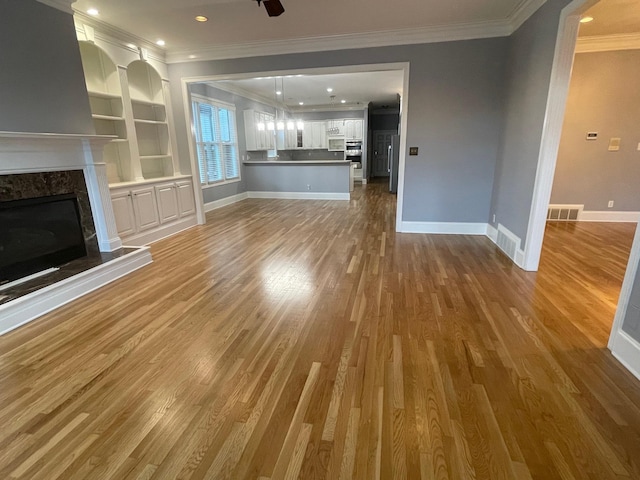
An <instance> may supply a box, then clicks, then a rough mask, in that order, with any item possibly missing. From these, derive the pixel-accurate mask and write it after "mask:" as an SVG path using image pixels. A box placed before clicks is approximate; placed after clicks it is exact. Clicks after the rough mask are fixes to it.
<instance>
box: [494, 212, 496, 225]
mask: <svg viewBox="0 0 640 480" xmlns="http://www.w3.org/2000/svg"><path fill="white" fill-rule="evenodd" d="M493 223H496V214H495V213H494V214H493Z"/></svg>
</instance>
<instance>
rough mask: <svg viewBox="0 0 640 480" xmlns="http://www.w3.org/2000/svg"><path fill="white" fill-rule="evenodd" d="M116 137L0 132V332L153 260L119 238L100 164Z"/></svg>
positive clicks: (107, 186)
mask: <svg viewBox="0 0 640 480" xmlns="http://www.w3.org/2000/svg"><path fill="white" fill-rule="evenodd" d="M111 140H112V138H110V137H105V136H97V135H73V134H55V133H28V132H0V204H2V206H1V207H0V248H1V249H2V250H0V284H2V283H4V285H2V287H0V335H2V334H3V333H5V332H8V331H10V330H13V329H14V328H17V327H18V326H20V325H23V324H25V323H27V322H30V321H31V320H33V319H35V318H37V317H39V316H41V315H43V314H44V313H47V312H50V311H51V310H53V309H55V308H58V307H59V306H61V305H64V304H65V303H67V302H70V301H72V300H74V299H76V298H78V297H80V296H82V295H85V294H87V293H88V292H91V291H93V290H95V289H97V288H100V287H101V286H103V285H106V284H107V283H109V282H112V281H114V280H116V279H117V278H120V277H122V276H124V275H127V274H129V273H131V272H133V271H134V270H137V269H138V268H141V267H143V266H145V265H148V264H149V263H151V261H152V259H151V254H150V251H149V248H148V247H142V248H123V247H122V242H121V240H120V238H119V236H118V232H117V228H116V223H115V217H114V215H113V209H112V207H111V195H110V192H109V184H108V180H107V172H106V165H105V163H104V162H103V161H102V149H103V147H104V145H106V144H107V143H109V142H110V141H111ZM54 217H59V218H58V219H59V220H60V223H58V222H52V220H53V219H54ZM56 224H57V226H56ZM18 235H21V236H22V239H16V236H18ZM54 240H55V241H54ZM85 252H86V255H85ZM32 254H35V255H32ZM77 255H81V256H82V255H84V256H82V258H77V259H75V260H70V258H71V257H74V256H77ZM32 256H33V257H37V260H35V259H34V258H31V257H32ZM61 262H62V265H60V268H59V270H56V271H54V272H52V273H48V274H47V275H44V276H38V277H37V278H33V277H28V278H29V279H28V280H27V281H25V282H22V283H19V284H17V283H16V282H9V279H10V278H15V277H23V276H24V275H29V273H28V272H31V271H33V270H40V269H41V268H42V267H44V268H47V267H49V266H51V265H55V264H59V263H61ZM25 280H26V279H25ZM7 282H8V283H7Z"/></svg>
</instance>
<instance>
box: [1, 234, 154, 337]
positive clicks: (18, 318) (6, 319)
mask: <svg viewBox="0 0 640 480" xmlns="http://www.w3.org/2000/svg"><path fill="white" fill-rule="evenodd" d="M152 261H153V260H152V258H151V251H150V250H149V248H148V247H143V248H140V249H139V250H137V251H135V252H131V253H129V254H127V255H124V256H122V257H120V258H117V259H115V260H113V261H111V262H109V263H106V264H104V265H99V266H97V267H94V268H92V269H91V270H87V271H86V272H82V273H79V274H78V275H74V276H73V277H70V278H66V279H64V280H62V281H60V282H57V283H55V284H53V285H50V286H48V287H45V288H41V289H40V290H36V291H35V292H32V293H30V294H28V295H25V296H23V297H20V298H17V299H15V300H12V301H10V302H8V303H5V304H3V305H0V335H3V334H5V333H7V332H9V331H11V330H14V329H16V328H18V327H19V326H21V325H24V324H25V323H28V322H30V321H32V320H35V319H36V318H38V317H40V316H42V315H44V314H45V313H49V312H51V311H52V310H55V309H56V308H58V307H61V306H62V305H65V304H67V303H69V302H71V301H73V300H75V299H77V298H79V297H82V296H83V295H86V294H87V293H89V292H92V291H94V290H96V289H98V288H100V287H102V286H104V285H106V284H108V283H111V282H113V281H114V280H117V279H118V278H120V277H124V276H125V275H128V274H129V273H131V272H133V271H134V270H137V269H139V268H142V267H144V266H145V265H148V264H150V263H151V262H152Z"/></svg>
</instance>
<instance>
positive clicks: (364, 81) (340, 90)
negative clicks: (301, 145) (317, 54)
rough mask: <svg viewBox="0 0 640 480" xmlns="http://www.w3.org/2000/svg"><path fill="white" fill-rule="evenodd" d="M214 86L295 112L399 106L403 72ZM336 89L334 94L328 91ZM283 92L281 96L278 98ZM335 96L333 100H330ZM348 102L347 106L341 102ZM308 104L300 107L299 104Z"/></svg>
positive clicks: (299, 77) (267, 79)
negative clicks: (398, 98)
mask: <svg viewBox="0 0 640 480" xmlns="http://www.w3.org/2000/svg"><path fill="white" fill-rule="evenodd" d="M209 84H211V85H212V86H214V87H220V88H223V89H225V90H231V91H235V92H237V93H239V94H243V93H246V92H249V93H251V94H252V95H253V96H258V97H261V98H263V99H265V100H266V101H270V102H275V103H277V104H281V103H282V102H284V103H285V105H286V106H287V107H288V108H289V109H291V110H299V109H304V110H313V108H314V107H319V106H324V107H327V106H329V107H340V108H360V109H361V108H364V107H365V106H366V104H367V103H369V102H374V103H376V104H389V105H395V104H397V103H398V101H397V95H398V94H402V85H403V72H402V71H398V70H387V71H373V72H356V73H338V74H329V75H308V74H305V75H286V76H282V77H260V78H251V79H239V80H223V81H217V82H209ZM327 88H332V89H333V92H327ZM276 91H281V92H282V94H281V95H276V93H275V92H276ZM332 95H333V96H335V98H334V99H333V100H332V99H331V98H330V97H331V96H332ZM342 100H345V101H346V102H345V104H342V103H341V101H342ZM300 102H303V103H304V105H303V106H300V105H299V103H300Z"/></svg>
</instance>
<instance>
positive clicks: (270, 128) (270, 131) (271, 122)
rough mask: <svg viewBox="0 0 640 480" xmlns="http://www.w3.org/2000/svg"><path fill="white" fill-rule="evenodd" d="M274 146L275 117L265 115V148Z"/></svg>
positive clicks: (269, 148)
mask: <svg viewBox="0 0 640 480" xmlns="http://www.w3.org/2000/svg"><path fill="white" fill-rule="evenodd" d="M274 148H276V117H274V116H273V115H267V150H273V149H274Z"/></svg>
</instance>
